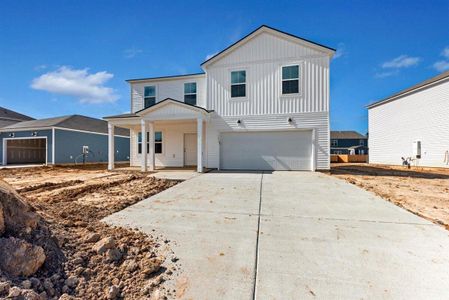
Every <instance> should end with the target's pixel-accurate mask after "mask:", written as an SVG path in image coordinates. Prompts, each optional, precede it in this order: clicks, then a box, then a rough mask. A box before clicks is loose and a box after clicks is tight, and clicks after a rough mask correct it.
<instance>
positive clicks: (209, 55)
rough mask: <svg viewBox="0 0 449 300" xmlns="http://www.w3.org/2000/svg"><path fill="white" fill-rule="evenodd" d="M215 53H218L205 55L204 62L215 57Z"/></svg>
mask: <svg viewBox="0 0 449 300" xmlns="http://www.w3.org/2000/svg"><path fill="white" fill-rule="evenodd" d="M217 53H218V52H214V53H211V54H208V55H206V60H208V59H210V58H212V57H214V56H215V55H217Z"/></svg>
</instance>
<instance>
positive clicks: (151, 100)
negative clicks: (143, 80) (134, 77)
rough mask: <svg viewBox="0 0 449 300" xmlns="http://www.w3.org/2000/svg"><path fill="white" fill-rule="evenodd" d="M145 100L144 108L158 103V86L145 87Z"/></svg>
mask: <svg viewBox="0 0 449 300" xmlns="http://www.w3.org/2000/svg"><path fill="white" fill-rule="evenodd" d="M143 102H144V108H147V107H150V106H151V105H154V104H156V86H154V85H150V86H146V87H145V91H144V97H143Z"/></svg>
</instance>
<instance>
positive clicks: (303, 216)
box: [106, 172, 449, 299]
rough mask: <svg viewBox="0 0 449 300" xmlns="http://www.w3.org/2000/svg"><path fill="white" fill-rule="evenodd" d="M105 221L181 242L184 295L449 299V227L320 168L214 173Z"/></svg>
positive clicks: (178, 244)
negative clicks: (438, 224)
mask: <svg viewBox="0 0 449 300" xmlns="http://www.w3.org/2000/svg"><path fill="white" fill-rule="evenodd" d="M259 211H260V212H261V213H260V214H259ZM106 221H107V222H109V223H112V224H115V225H125V226H132V227H139V228H141V229H142V230H143V231H145V232H149V233H151V232H152V230H153V229H155V230H156V231H157V232H158V233H161V234H162V235H164V236H165V237H166V238H167V239H169V240H172V241H174V242H175V243H174V245H173V250H174V251H175V253H176V255H177V256H178V257H179V259H180V262H181V265H182V269H183V274H182V275H181V276H180V278H179V282H178V292H180V291H179V290H181V291H183V292H182V293H180V295H179V296H180V298H182V299H255V298H256V299H304V298H306V299H307V298H310V299H372V298H375V299H448V298H449V271H448V270H449V232H447V231H445V230H444V229H442V228H441V227H439V226H436V225H434V224H432V223H430V222H428V221H426V220H424V219H421V218H419V217H417V216H415V215H413V214H411V213H409V212H407V211H405V210H403V209H401V208H399V207H396V206H395V205H392V204H390V203H388V202H386V201H384V200H382V199H380V198H378V197H376V196H375V195H373V194H371V193H368V192H366V191H364V190H362V189H359V188H357V187H356V186H353V185H350V184H348V183H346V182H344V181H341V180H338V179H335V178H333V177H330V176H327V175H324V174H320V173H309V172H274V173H266V172H265V173H260V172H255V173H226V172H223V173H219V172H215V173H207V174H204V175H201V176H197V177H194V178H192V179H190V180H188V181H185V182H183V183H180V184H178V185H176V186H175V187H173V188H171V189H169V190H166V191H164V192H162V193H160V194H158V195H155V196H153V197H151V198H149V199H147V200H144V201H141V202H140V203H138V204H136V205H134V206H131V207H129V208H127V209H125V210H123V211H121V212H119V213H116V214H114V215H112V216H109V217H108V218H107V219H106ZM179 283H181V288H179ZM173 286H176V283H173ZM184 288H185V291H184Z"/></svg>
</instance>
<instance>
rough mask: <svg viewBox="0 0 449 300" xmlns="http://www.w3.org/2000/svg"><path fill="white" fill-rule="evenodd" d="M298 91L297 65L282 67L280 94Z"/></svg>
mask: <svg viewBox="0 0 449 300" xmlns="http://www.w3.org/2000/svg"><path fill="white" fill-rule="evenodd" d="M297 93H299V66H298V65H295V66H285V67H282V94H283V95H287V94H297Z"/></svg>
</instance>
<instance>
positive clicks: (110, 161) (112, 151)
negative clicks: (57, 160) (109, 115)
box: [53, 123, 115, 170]
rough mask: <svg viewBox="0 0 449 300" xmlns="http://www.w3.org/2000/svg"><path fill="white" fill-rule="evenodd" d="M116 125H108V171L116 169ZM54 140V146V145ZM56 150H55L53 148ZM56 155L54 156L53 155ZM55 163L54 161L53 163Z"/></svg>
mask: <svg viewBox="0 0 449 300" xmlns="http://www.w3.org/2000/svg"><path fill="white" fill-rule="evenodd" d="M114 129H115V128H114V125H112V124H111V123H108V170H113V169H114V160H115V143H114V135H115V134H114V131H115V130H114ZM54 142H55V141H54V139H53V144H54ZM53 149H54V148H53ZM53 155H54V154H53ZM53 163H54V161H53Z"/></svg>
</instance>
